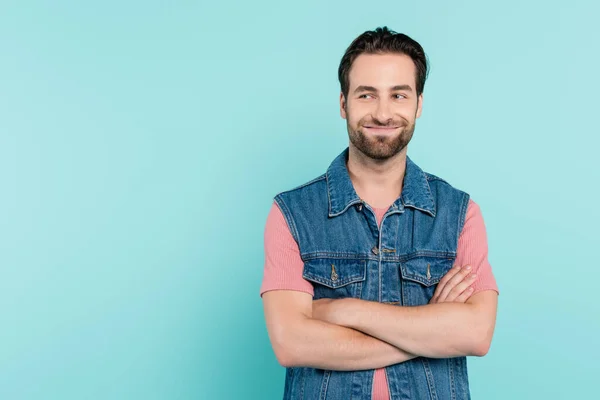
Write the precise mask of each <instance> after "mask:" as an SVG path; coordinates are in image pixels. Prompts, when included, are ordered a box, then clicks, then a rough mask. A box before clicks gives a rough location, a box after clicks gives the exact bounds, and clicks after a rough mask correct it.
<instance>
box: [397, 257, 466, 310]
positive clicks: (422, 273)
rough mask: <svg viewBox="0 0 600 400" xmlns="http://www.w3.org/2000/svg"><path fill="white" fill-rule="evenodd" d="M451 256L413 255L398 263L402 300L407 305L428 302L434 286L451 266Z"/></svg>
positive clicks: (452, 260) (452, 261)
mask: <svg viewBox="0 0 600 400" xmlns="http://www.w3.org/2000/svg"><path fill="white" fill-rule="evenodd" d="M453 263H454V259H453V258H441V257H430V256H427V257H423V256H419V257H415V258H411V259H409V260H406V261H404V262H401V263H400V274H401V276H402V302H403V304H404V305H408V306H418V305H424V304H428V303H429V301H430V300H431V298H432V297H433V293H434V292H435V288H436V287H437V284H438V283H439V282H440V280H441V279H442V278H443V276H444V275H446V273H447V272H448V271H449V270H450V269H451V268H452V266H453Z"/></svg>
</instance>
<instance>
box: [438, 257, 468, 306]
mask: <svg viewBox="0 0 600 400" xmlns="http://www.w3.org/2000/svg"><path fill="white" fill-rule="evenodd" d="M469 272H471V266H470V265H467V266H465V267H464V268H461V269H460V272H458V273H457V274H455V275H454V276H453V277H452V278H450V280H449V281H448V283H447V284H446V286H444V289H442V291H441V293H440V296H439V300H438V301H445V300H446V297H448V293H450V291H451V290H452V289H454V287H455V286H456V285H458V284H459V283H460V282H462V280H463V279H465V277H466V276H467V274H469Z"/></svg>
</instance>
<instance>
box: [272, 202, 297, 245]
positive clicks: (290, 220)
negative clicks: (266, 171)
mask: <svg viewBox="0 0 600 400" xmlns="http://www.w3.org/2000/svg"><path fill="white" fill-rule="evenodd" d="M275 201H276V202H277V205H278V206H279V209H280V210H281V213H282V214H283V216H284V217H285V221H286V222H287V224H288V226H289V228H290V232H291V233H292V236H293V237H294V240H295V241H296V243H298V247H300V240H299V235H298V230H297V229H296V223H295V222H294V219H293V218H292V213H291V211H290V209H289V208H288V207H287V205H286V204H285V202H284V201H283V198H282V197H281V196H280V195H277V196H275Z"/></svg>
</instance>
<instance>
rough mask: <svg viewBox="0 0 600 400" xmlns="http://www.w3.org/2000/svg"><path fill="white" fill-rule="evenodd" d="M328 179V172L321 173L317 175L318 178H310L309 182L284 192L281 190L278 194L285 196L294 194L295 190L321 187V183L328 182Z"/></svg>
mask: <svg viewBox="0 0 600 400" xmlns="http://www.w3.org/2000/svg"><path fill="white" fill-rule="evenodd" d="M326 180H327V177H326V174H321V175H319V176H317V177H316V178H314V179H311V180H309V181H308V182H305V183H303V184H301V185H298V186H296V187H294V188H292V189H288V190H285V191H283V192H280V193H278V194H277V196H285V195H288V194H292V193H295V192H301V191H307V190H310V189H313V188H315V187H319V186H321V185H324V184H326ZM277 196H275V197H277Z"/></svg>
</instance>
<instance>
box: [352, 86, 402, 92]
mask: <svg viewBox="0 0 600 400" xmlns="http://www.w3.org/2000/svg"><path fill="white" fill-rule="evenodd" d="M390 89H391V90H392V91H395V90H406V91H409V92H412V88H411V87H410V85H396V86H392V87H391V88H390ZM359 92H375V93H377V89H376V88H375V87H373V86H364V85H361V86H359V87H357V88H356V89H354V93H359Z"/></svg>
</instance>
